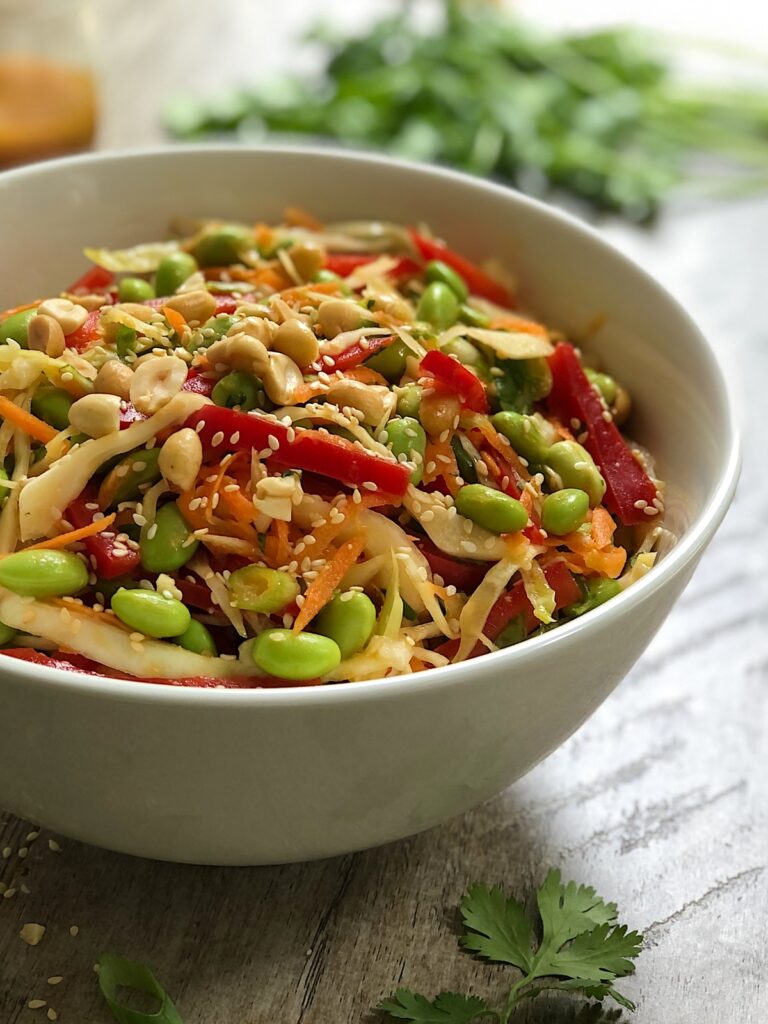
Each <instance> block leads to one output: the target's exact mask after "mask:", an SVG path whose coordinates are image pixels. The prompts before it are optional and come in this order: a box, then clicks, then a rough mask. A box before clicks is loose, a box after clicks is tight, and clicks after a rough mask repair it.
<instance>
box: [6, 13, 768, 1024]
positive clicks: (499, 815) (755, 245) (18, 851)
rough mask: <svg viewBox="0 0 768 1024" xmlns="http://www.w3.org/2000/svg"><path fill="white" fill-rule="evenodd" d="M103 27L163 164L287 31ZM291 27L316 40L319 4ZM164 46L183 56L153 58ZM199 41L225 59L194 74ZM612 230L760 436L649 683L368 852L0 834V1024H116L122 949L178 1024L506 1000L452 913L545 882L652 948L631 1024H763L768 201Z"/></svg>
mask: <svg viewBox="0 0 768 1024" xmlns="http://www.w3.org/2000/svg"><path fill="white" fill-rule="evenodd" d="M103 6H104V10H103V11H102V18H109V21H110V24H113V25H114V26H115V30H116V31H119V35H120V39H121V46H120V48H119V50H118V52H116V53H112V54H110V61H109V66H108V67H106V68H105V107H106V118H105V130H104V132H103V142H104V143H105V144H110V145H117V144H119V145H125V144H126V139H130V141H131V144H132V145H145V144H153V143H155V142H156V141H158V139H159V136H158V131H157V129H156V127H154V125H153V121H152V119H153V117H154V112H155V109H156V98H157V95H158V94H161V93H166V94H168V95H170V94H171V93H174V92H178V91H179V89H181V88H185V87H193V88H194V89H195V90H196V91H199V90H200V89H202V88H204V87H207V86H210V85H215V84H216V83H217V81H218V78H217V76H218V75H219V73H220V71H221V67H222V60H221V59H218V60H217V59H216V55H217V54H218V55H219V57H222V56H223V55H224V53H225V52H226V53H227V61H226V63H227V65H230V64H231V69H230V70H231V73H232V74H233V76H239V78H240V79H246V77H247V75H248V73H249V71H250V68H251V66H252V64H253V63H254V61H256V62H258V61H257V58H258V57H260V56H261V55H268V51H269V50H270V48H271V47H273V44H272V42H271V41H270V38H269V33H256V35H257V36H258V38H259V42H258V47H259V49H257V50H256V51H253V50H252V49H250V48H249V49H245V47H244V46H243V44H242V43H237V41H236V40H233V32H234V27H235V26H234V24H233V26H232V27H231V28H230V30H229V34H227V30H226V29H225V28H222V29H221V36H220V38H218V40H217V39H216V32H217V31H218V29H219V28H220V26H222V25H223V24H224V20H225V19H224V13H223V12H224V11H225V10H226V12H228V13H230V14H232V13H233V12H236V13H237V14H238V17H239V19H240V20H238V21H237V28H238V32H239V34H240V36H241V37H242V38H246V36H248V33H247V32H245V31H244V29H243V26H244V24H247V23H252V22H249V21H248V19H256V18H257V17H258V18H263V17H264V15H263V12H261V11H260V12H259V14H258V15H257V14H256V13H255V8H256V6H257V5H253V10H254V13H251V12H250V7H251V5H247V4H245V3H237V2H235V0H223V2H222V3H221V4H219V5H205V7H203V6H200V8H199V11H198V15H197V16H196V17H195V18H193V19H185V21H184V23H180V22H179V20H178V16H177V12H176V10H175V6H176V5H173V4H171V3H170V0H156V3H155V4H154V5H153V14H154V15H155V16H154V17H153V18H152V19H148V18H146V16H145V12H144V10H143V8H141V5H133V8H131V7H129V6H128V5H124V4H118V3H117V2H116V0H105V3H104V5H103ZM286 6H287V7H289V8H291V12H290V18H291V19H293V22H294V23H295V24H301V19H302V18H303V17H304V16H305V15H306V12H307V11H308V10H309V4H308V3H307V2H306V0H300V2H299V0H294V2H293V3H292V4H289V5H286ZM380 6H381V5H379V7H380ZM259 7H261V5H259ZM330 7H331V8H332V9H333V10H334V11H337V10H339V9H340V7H339V3H338V0H333V2H332V3H330ZM243 19H245V21H244V20H243ZM151 37H154V38H157V39H160V40H167V39H169V38H172V39H173V40H174V46H173V47H172V48H169V47H167V46H165V45H163V48H162V50H158V51H155V52H156V53H158V54H159V53H160V52H162V55H163V56H162V59H160V58H159V56H158V59H156V60H154V61H153V60H146V59H144V55H145V51H146V47H147V46H148V45H149V44H150V42H151ZM250 38H253V35H251V36H250ZM201 40H204V41H205V43H206V45H208V44H210V46H211V47H213V49H212V51H211V54H210V59H209V60H208V61H206V62H202V63H201V62H200V61H190V60H189V59H188V53H189V52H195V47H199V45H200V41H201ZM236 43H237V45H236ZM230 45H231V46H232V50H231V53H232V54H234V56H233V57H232V59H231V60H230V52H229V51H227V50H226V47H227V46H230ZM217 47H218V49H217ZM255 54H256V55H255ZM238 62H239V63H238ZM136 67H140V69H141V71H140V74H137V73H136V71H135V68H136ZM113 111H120V116H119V117H110V112H113ZM297 198H299V197H297ZM600 227H601V229H602V230H603V231H604V232H605V234H606V235H607V237H608V238H609V239H611V240H612V241H613V242H614V243H615V244H617V245H618V246H619V247H620V248H621V249H623V250H624V251H625V252H627V253H628V254H629V255H630V256H632V257H633V258H634V259H636V260H638V261H639V262H640V263H641V264H642V265H644V266H645V267H647V268H648V269H649V270H650V271H651V272H652V273H654V274H655V275H656V276H657V277H658V278H659V279H660V280H661V281H662V282H663V283H664V284H665V285H667V286H668V287H669V288H670V289H671V290H672V292H673V293H674V294H675V295H676V296H677V297H678V298H679V299H680V300H681V301H682V302H683V304H684V305H685V306H686V307H687V308H688V309H689V310H690V312H691V313H692V314H693V316H694V318H695V319H697V321H698V322H699V324H700V326H701V327H702V328H703V330H704V332H705V333H706V334H707V336H708V337H709V338H710V339H711V340H712V341H713V342H714V343H715V345H716V347H717V349H718V351H719V353H720V355H721V358H722V359H723V361H724V363H725V364H726V366H727V367H729V368H731V369H735V370H736V371H738V374H737V382H736V389H737V393H738V395H739V396H740V405H741V408H742V409H743V410H744V415H745V419H746V421H747V425H746V429H745V432H744V434H745V446H744V470H743V473H742V486H741V488H740V492H739V494H738V495H737V498H736V501H735V504H734V506H733V508H732V510H731V512H730V513H729V515H728V516H727V518H726V520H725V523H724V524H723V527H722V528H721V531H720V532H719V534H718V536H717V537H716V539H715V541H714V542H713V544H712V546H711V547H710V549H709V550H708V552H707V553H706V555H705V557H704V559H703V561H702V563H701V565H700V567H699V569H698V571H697V572H696V574H695V576H694V578H693V580H692V582H691V584H690V586H689V587H688V589H687V591H686V592H685V594H684V596H683V597H682V599H681V601H680V602H679V604H678V606H677V607H676V608H675V609H674V611H673V613H672V615H671V616H670V618H669V620H668V621H667V622H666V623H665V625H664V627H663V628H662V629H661V631H660V632H659V634H658V635H657V637H656V638H655V639H654V641H653V643H652V644H651V646H650V647H649V649H648V651H647V652H646V654H645V655H644V657H643V658H642V659H641V661H640V662H639V663H638V665H637V666H636V668H635V669H634V671H633V672H632V673H631V674H630V676H629V677H628V678H627V679H626V680H625V681H624V682H623V683H622V684H621V685H620V686H619V688H618V689H617V690H616V692H615V693H614V694H613V695H612V696H611V697H610V698H609V699H608V700H607V701H606V703H605V704H604V705H603V706H602V707H601V708H600V709H599V710H598V711H597V713H596V714H595V715H594V716H593V717H592V718H591V719H590V720H589V721H588V722H587V723H586V724H585V725H584V726H583V727H582V728H581V729H580V730H579V731H578V732H577V733H576V735H575V736H574V737H572V738H571V739H570V740H569V741H568V742H567V743H566V744H565V745H564V746H563V747H561V748H560V749H559V750H558V751H556V752H555V753H554V754H553V755H552V756H551V757H550V758H549V759H548V760H546V761H545V762H544V763H543V764H541V765H540V766H539V767H538V768H536V769H535V770H534V771H533V772H531V773H530V774H529V775H528V776H527V777H525V778H524V779H522V780H521V781H519V782H518V783H517V784H515V785H514V786H512V787H511V788H510V789H509V790H507V792H505V793H504V794H503V795H502V796H500V797H498V798H496V799H495V800H493V801H491V802H490V803H489V804H487V805H485V806H483V807H480V808H478V809H476V810H475V811H472V812H470V813H469V814H467V815H465V816H463V817H461V818H458V819H456V820H453V821H451V822H449V823H447V824H446V825H443V826H442V827H439V828H436V829H433V830H432V831H430V832H427V833H425V834H423V835H420V836H416V837H414V838H411V839H406V840H403V841H402V842H399V843H394V844H391V845H389V846H386V847H383V848H380V849H376V850H370V851H366V852H363V853H359V854H354V855H349V856H344V857H338V858H334V859H332V860H327V861H322V862H316V863H310V864H294V865H288V866H278V867H266V868H252V869H242V868H237V869H236V868H209V867H193V866H188V865H186V866H177V865H171V864H163V863H154V862H150V861H144V860H139V859H136V858H131V857H125V856H121V855H118V854H114V853H110V852H107V851H102V850H97V849H95V848H92V847H88V846H85V845H82V844H79V843H77V842H74V841H71V840H68V839H66V838H62V837H60V836H57V835H52V834H50V833H49V832H47V831H46V830H38V829H37V827H36V823H34V822H30V821H22V820H20V819H18V818H15V817H13V816H12V815H10V814H3V813H1V812H0V896H2V899H0V1022H2V1024H6V1022H7V1024H26V1022H31V1021H35V1020H45V1019H49V1020H56V1019H58V1020H60V1021H61V1022H62V1024H70V1022H71V1024H101V1022H105V1024H106V1022H107V1021H109V1020H110V1019H111V1018H110V1016H109V1012H108V1010H107V1009H106V1007H105V1006H104V1004H103V1002H102V1001H101V997H100V996H99V993H98V990H97V986H96V984H95V980H94V975H93V970H92V965H93V963H94V962H95V961H96V960H97V959H98V957H99V955H100V954H101V953H102V952H105V951H112V952H116V953H120V954H122V955H125V956H127V957H130V958H133V959H136V960H141V961H144V962H146V963H147V964H149V965H150V966H151V967H152V969H153V971H154V972H155V973H156V975H157V977H158V978H159V979H160V980H161V982H162V983H163V985H164V986H165V988H166V989H167V991H168V992H169V993H170V994H171V995H172V997H173V998H174V1000H175V1002H176V1005H177V1007H178V1009H179V1011H180V1013H181V1016H182V1019H183V1021H184V1024H212V1022H214V1021H215V1022H217V1024H218V1022H221V1024H229V1022H232V1024H245V1022H248V1024H262V1022H263V1024H266V1022H270V1024H271V1022H275V1021H279V1022H280V1024H357V1022H363V1021H366V1020H371V1019H373V1018H370V1017H368V1016H367V1014H368V1011H369V1009H370V1007H371V1006H372V1005H374V1004H375V1003H376V1002H378V1000H379V999H380V998H382V997H383V996H385V995H388V994H389V993H390V992H391V991H392V990H393V989H394V988H395V987H396V986H397V985H399V984H403V985H407V986H409V987H411V988H414V989H416V990H418V991H422V992H425V993H429V994H435V993H437V992H438V991H439V990H441V989H452V990H455V991H467V990H469V989H471V990H472V991H478V992H484V991H489V992H495V991H496V990H497V988H499V987H500V984H499V976H498V970H497V968H493V967H485V966H482V965H481V964H478V963H476V962H475V961H472V960H470V959H469V958H467V957H463V956H461V955H459V954H457V952H456V935H455V921H454V913H453V912H454V908H455V906H456V904H457V903H458V901H459V899H460V898H461V895H462V893H463V892H464V890H465V889H466V887H467V885H468V884H469V883H471V882H473V881H475V880H484V881H488V882H497V881H500V882H502V883H503V884H504V885H505V886H506V887H507V888H509V889H510V890H511V891H514V892H515V894H516V895H519V896H522V895H526V894H527V893H528V892H529V891H530V890H531V889H532V888H533V886H534V884H535V883H538V882H539V881H541V880H542V878H543V876H544V874H545V873H546V870H547V868H548V867H549V866H559V867H561V868H562V870H563V873H564V875H565V876H566V877H568V878H571V877H572V878H575V879H577V880H578V881H582V882H585V883H588V884H591V885H594V886H595V887H596V888H597V890H598V892H600V893H601V894H602V895H604V896H606V897H609V898H610V899H612V900H615V901H616V902H617V903H618V905H619V909H620V912H621V917H622V919H623V920H624V921H626V922H627V923H628V924H629V925H630V926H632V927H634V928H638V929H639V930H641V931H643V932H644V933H645V936H646V948H645V950H644V952H643V953H642V954H641V956H640V959H639V961H638V968H637V973H636V975H635V976H634V977H632V978H630V979H628V980H626V981H625V982H623V983H622V985H621V989H622V991H623V992H625V993H626V994H627V995H628V996H630V997H631V998H632V999H634V1000H635V1001H636V1002H637V1003H638V1009H637V1012H636V1013H635V1015H634V1016H633V1018H632V1019H633V1020H634V1021H635V1024H661V1022H665V1024H667V1022H668V1024H701V1022H704V1021H706V1022H709V1021H712V1022H716V1021H717V1022H720V1021H722V1022H723V1024H730V1022H734V1024H735V1022H737V1021H738V1022H739V1024H764V1022H765V1021H766V1020H768V978H767V975H766V967H765V962H766V957H765V949H766V948H767V947H768V866H767V861H768V787H766V785H765V770H766V769H765V766H766V756H767V754H766V751H768V699H767V698H766V694H767V693H768V630H766V622H767V621H768V546H766V544H765V543H764V541H763V539H762V530H760V529H759V526H762V523H763V522H764V520H765V517H766V513H767V512H768V481H767V478H766V474H765V472H764V465H765V451H766V448H767V447H768V422H766V419H765V417H764V416H761V415H759V414H758V410H759V409H761V408H762V406H763V404H764V390H765V382H766V381H768V328H767V327H766V326H765V317H764V316H763V315H762V309H763V306H764V300H763V292H764V266H765V241H764V240H765V238H766V236H768V200H749V201H739V202H731V203H728V204H725V203H723V204H712V205H702V206H686V207H683V206H676V207H674V208H673V209H671V210H670V211H669V212H667V213H666V214H665V215H664V216H663V217H662V218H661V221H660V223H659V224H658V225H657V226H656V227H655V228H653V229H651V230H647V231H643V230H640V229H637V228H634V227H630V226H626V225H623V224H620V223H617V222H615V221H606V222H604V223H603V224H601V225H600ZM724 240H727V241H726V242H725V243H724ZM670 344H674V339H670ZM222 438H223V435H222ZM273 440H274V439H273ZM427 469H428V470H429V466H428V467H427ZM363 487H364V488H366V485H365V484H363ZM361 499H362V496H361V494H360V492H359V491H356V492H355V497H354V500H355V501H357V502H359V501H361ZM195 500H196V501H198V500H199V499H195ZM646 511H647V514H648V515H649V516H652V515H654V514H655V512H654V508H653V505H651V506H650V507H648V508H647V509H646ZM135 518H137V520H138V519H139V518H141V512H140V510H139V511H138V513H137V516H136V517H135ZM331 519H332V520H334V519H335V516H333V515H332V516H331ZM318 525H319V524H318ZM307 567H308V568H307V572H308V574H310V575H311V574H312V572H313V570H312V569H311V568H309V562H307ZM301 603H302V602H301V601H299V602H297V604H301ZM65 614H68V613H67V612H66V609H64V608H62V615H65ZM1 721H2V709H1V708H0V722H1ZM51 727H52V728H55V724H52V726H51ZM0 742H2V733H1V732H0ZM457 756H458V757H460V756H461V752H460V751H457ZM61 770H62V771H66V770H67V765H66V764H62V766H61ZM41 929H44V930H43V931H42V932H41ZM22 932H24V934H25V935H26V936H27V937H28V938H27V939H24V938H22V937H21V933H22ZM30 938H31V939H34V940H36V941H35V943H34V944H30V943H29V939H30ZM541 1002H542V1005H540V1006H536V1005H535V1004H533V1005H531V1006H530V1007H526V1008H524V1009H522V1010H521V1011H520V1012H519V1013H518V1014H517V1015H516V1016H515V1018H514V1020H515V1022H519V1024H541V1022H543V1021H544V1020H547V1021H554V1022H563V1024H565V1022H566V1021H574V1020H575V1019H576V1013H577V1008H578V1006H579V1005H580V1004H579V1002H578V1001H573V1000H569V998H568V997H567V996H565V995H562V996H552V997H548V998H546V999H543V1000H542V1001H541ZM571 1007H572V1008H573V1009H571ZM578 1019H580V1020H582V1019H595V1018H592V1017H590V1018H585V1017H581V1016H580V1017H579V1018H578Z"/></svg>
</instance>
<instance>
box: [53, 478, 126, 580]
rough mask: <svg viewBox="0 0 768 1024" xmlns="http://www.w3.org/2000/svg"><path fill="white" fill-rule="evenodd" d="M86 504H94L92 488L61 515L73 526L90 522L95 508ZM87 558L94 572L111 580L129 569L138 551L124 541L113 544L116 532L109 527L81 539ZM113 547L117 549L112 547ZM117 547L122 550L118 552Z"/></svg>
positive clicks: (94, 513)
mask: <svg viewBox="0 0 768 1024" xmlns="http://www.w3.org/2000/svg"><path fill="white" fill-rule="evenodd" d="M88 505H94V506H95V505H96V496H95V492H91V493H89V492H88V491H83V493H82V494H81V495H79V497H77V498H75V500H74V501H73V502H71V503H70V505H69V507H68V508H67V511H66V515H65V518H66V519H67V521H68V522H70V523H72V525H73V526H74V527H75V529H77V530H79V529H81V528H82V527H83V526H90V524H91V523H92V522H93V518H94V516H95V515H96V513H97V512H98V511H99V509H98V507H96V508H93V509H90V508H88V507H87V506H88ZM83 544H84V545H85V550H86V551H87V553H88V558H89V561H90V562H91V563H92V564H93V566H94V569H95V571H96V573H97V574H98V575H99V576H101V577H102V579H105V580H113V579H115V577H117V576H124V575H125V574H126V573H129V572H132V571H133V570H134V569H135V568H136V566H137V565H138V564H139V552H138V551H134V549H133V548H131V547H128V546H127V545H125V544H121V545H120V546H119V547H118V546H117V540H116V534H115V533H113V532H112V531H110V530H104V531H102V532H101V533H95V534H93V535H92V536H91V537H86V538H85V539H84V540H83ZM116 547H117V553H116V551H115V548H116ZM121 550H124V551H126V554H120V553H119V552H120V551H121Z"/></svg>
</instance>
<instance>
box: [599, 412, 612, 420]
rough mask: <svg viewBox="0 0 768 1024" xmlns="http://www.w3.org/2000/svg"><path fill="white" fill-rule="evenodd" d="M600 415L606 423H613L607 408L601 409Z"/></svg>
mask: <svg viewBox="0 0 768 1024" xmlns="http://www.w3.org/2000/svg"><path fill="white" fill-rule="evenodd" d="M600 415H601V416H602V417H603V419H604V420H605V422H606V423H613V416H612V415H611V413H610V412H609V411H608V410H607V409H603V411H602V413H601V414H600Z"/></svg>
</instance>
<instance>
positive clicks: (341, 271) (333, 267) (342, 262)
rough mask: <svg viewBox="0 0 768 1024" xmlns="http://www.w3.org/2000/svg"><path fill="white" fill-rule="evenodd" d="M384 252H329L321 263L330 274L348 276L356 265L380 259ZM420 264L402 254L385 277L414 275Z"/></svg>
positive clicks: (419, 268) (363, 264) (355, 268)
mask: <svg viewBox="0 0 768 1024" xmlns="http://www.w3.org/2000/svg"><path fill="white" fill-rule="evenodd" d="M382 255H385V254H384V253H377V254H376V255H375V256H370V255H367V256H358V255H357V254H355V253H347V252H329V253H328V255H327V256H326V257H325V262H324V263H323V269H324V270H330V271H331V273H332V274H338V275H339V277H349V275H350V274H351V273H353V271H355V270H357V268H358V267H364V266H365V265H366V264H367V263H373V261H374V260H378V259H380V257H381V256H382ZM421 269H422V267H421V264H420V263H417V262H416V260H413V259H411V258H410V256H402V257H400V259H398V261H397V263H396V264H395V266H394V267H393V268H392V269H391V270H389V271H387V277H414V276H415V275H416V274H418V273H420V272H421Z"/></svg>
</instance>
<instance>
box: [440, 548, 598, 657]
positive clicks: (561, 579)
mask: <svg viewBox="0 0 768 1024" xmlns="http://www.w3.org/2000/svg"><path fill="white" fill-rule="evenodd" d="M544 576H545V577H546V580H547V583H548V584H549V585H550V587H552V589H553V590H554V592H555V608H568V607H569V606H570V605H572V604H575V603H576V601H578V600H579V599H580V598H581V596H582V594H581V590H580V589H579V585H578V583H577V582H576V580H575V579H574V578H573V575H572V574H571V572H570V570H569V569H568V567H567V566H566V565H565V563H564V562H552V563H551V564H550V565H548V566H547V567H546V568H545V569H544ZM518 615H524V616H525V628H526V632H528V633H530V632H532V631H533V630H534V629H535V628H536V627H537V626H538V625H540V623H539V621H538V619H537V618H536V616H535V615H534V614H533V606H532V605H531V602H530V601H529V600H528V595H527V594H526V592H525V586H524V585H523V582H522V580H518V582H517V583H515V585H514V586H513V587H512V588H511V589H510V590H508V591H507V592H506V593H504V594H502V595H501V597H500V598H499V599H498V600H497V601H496V603H495V604H494V606H493V607H492V608H491V610H490V612H489V614H488V618H487V619H486V620H485V628H484V629H483V633H484V635H485V636H487V637H488V639H489V640H495V639H496V638H497V637H498V636H499V634H500V633H502V632H503V631H504V629H506V627H507V626H508V625H509V624H510V622H511V621H512V620H513V619H515V618H517V616H518ZM458 649H459V641H458V640H446V642H445V643H444V644H441V645H440V646H439V647H438V648H437V651H438V654H443V655H445V657H446V658H452V657H453V656H454V655H455V654H456V651H458ZM486 649H487V648H486V647H485V645H484V644H481V643H480V642H478V643H477V644H475V646H474V648H473V650H472V652H471V653H470V654H469V657H470V658H476V657H478V655H480V654H483V653H484V652H485V651H486Z"/></svg>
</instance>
